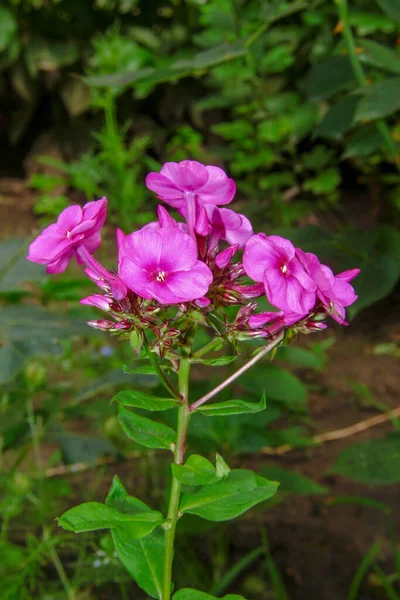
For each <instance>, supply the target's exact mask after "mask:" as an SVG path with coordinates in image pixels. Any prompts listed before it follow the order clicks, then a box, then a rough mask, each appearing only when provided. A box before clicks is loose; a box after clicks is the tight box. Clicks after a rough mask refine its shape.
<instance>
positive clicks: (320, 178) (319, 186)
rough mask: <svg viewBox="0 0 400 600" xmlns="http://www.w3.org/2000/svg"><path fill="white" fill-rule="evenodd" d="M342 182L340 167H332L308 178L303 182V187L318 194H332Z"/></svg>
mask: <svg viewBox="0 0 400 600" xmlns="http://www.w3.org/2000/svg"><path fill="white" fill-rule="evenodd" d="M340 182H341V177H340V171H339V169H337V168H336V167H331V168H330V169H327V170H326V171H323V172H322V173H320V174H319V175H317V177H313V178H310V179H307V180H306V181H305V182H304V184H303V188H304V189H305V190H306V191H310V192H312V193H313V194H316V195H319V194H331V193H332V192H334V191H335V190H336V189H337V188H338V187H339V185H340Z"/></svg>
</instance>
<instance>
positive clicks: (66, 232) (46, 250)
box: [27, 198, 107, 273]
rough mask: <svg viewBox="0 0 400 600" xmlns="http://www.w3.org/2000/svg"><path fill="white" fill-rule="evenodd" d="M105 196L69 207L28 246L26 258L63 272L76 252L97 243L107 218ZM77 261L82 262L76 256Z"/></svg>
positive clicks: (51, 271)
mask: <svg viewBox="0 0 400 600" xmlns="http://www.w3.org/2000/svg"><path fill="white" fill-rule="evenodd" d="M106 212H107V199H106V198H101V200H96V201H94V202H88V203H87V204H85V206H84V207H83V208H81V207H80V206H78V205H73V206H69V207H68V208H66V209H65V210H63V211H62V213H61V214H60V216H59V217H58V220H57V223H54V224H52V225H49V226H48V227H46V229H44V230H43V231H42V233H41V234H40V235H39V236H38V237H37V238H36V239H35V240H34V241H33V242H32V243H31V245H30V246H29V254H28V256H27V259H28V260H30V261H32V262H36V263H39V264H41V265H47V268H46V272H47V273H62V272H63V271H65V269H66V268H67V266H68V264H69V261H70V260H71V258H72V257H73V256H74V254H75V253H76V251H77V250H78V249H79V248H80V247H83V248H84V249H85V250H86V251H87V252H89V253H92V252H94V251H95V250H97V248H98V247H99V246H100V243H101V237H100V233H99V231H100V229H101V228H102V226H103V224H104V221H105V219H106ZM78 261H79V262H82V261H81V260H80V259H79V257H78Z"/></svg>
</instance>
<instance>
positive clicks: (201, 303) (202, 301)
mask: <svg viewBox="0 0 400 600" xmlns="http://www.w3.org/2000/svg"><path fill="white" fill-rule="evenodd" d="M194 303H195V305H196V306H198V307H199V308H206V307H207V306H209V305H210V304H211V300H210V299H209V298H206V297H205V296H203V297H202V298H197V300H195V301H194Z"/></svg>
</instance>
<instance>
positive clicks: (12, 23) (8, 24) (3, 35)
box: [0, 6, 17, 52]
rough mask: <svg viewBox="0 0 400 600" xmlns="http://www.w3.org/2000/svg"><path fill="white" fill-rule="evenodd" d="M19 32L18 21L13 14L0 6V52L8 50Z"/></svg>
mask: <svg viewBox="0 0 400 600" xmlns="http://www.w3.org/2000/svg"><path fill="white" fill-rule="evenodd" d="M16 32H17V21H16V18H15V17H14V15H13V13H12V12H11V11H10V10H8V8H6V7H5V6H0V52H3V50H6V49H7V48H8V46H9V45H10V43H11V41H12V39H13V37H14V35H15V34H16Z"/></svg>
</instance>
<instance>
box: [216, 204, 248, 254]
mask: <svg viewBox="0 0 400 600" xmlns="http://www.w3.org/2000/svg"><path fill="white" fill-rule="evenodd" d="M222 210H226V209H224V208H221V211H222ZM238 216H239V217H240V218H241V224H240V226H239V227H238V228H237V229H232V230H230V229H227V230H226V232H225V240H226V241H227V242H228V244H239V247H240V248H244V246H245V244H246V242H247V240H248V239H249V238H250V237H251V236H252V235H253V226H252V224H251V223H250V221H249V219H248V218H247V217H245V216H244V215H238Z"/></svg>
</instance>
